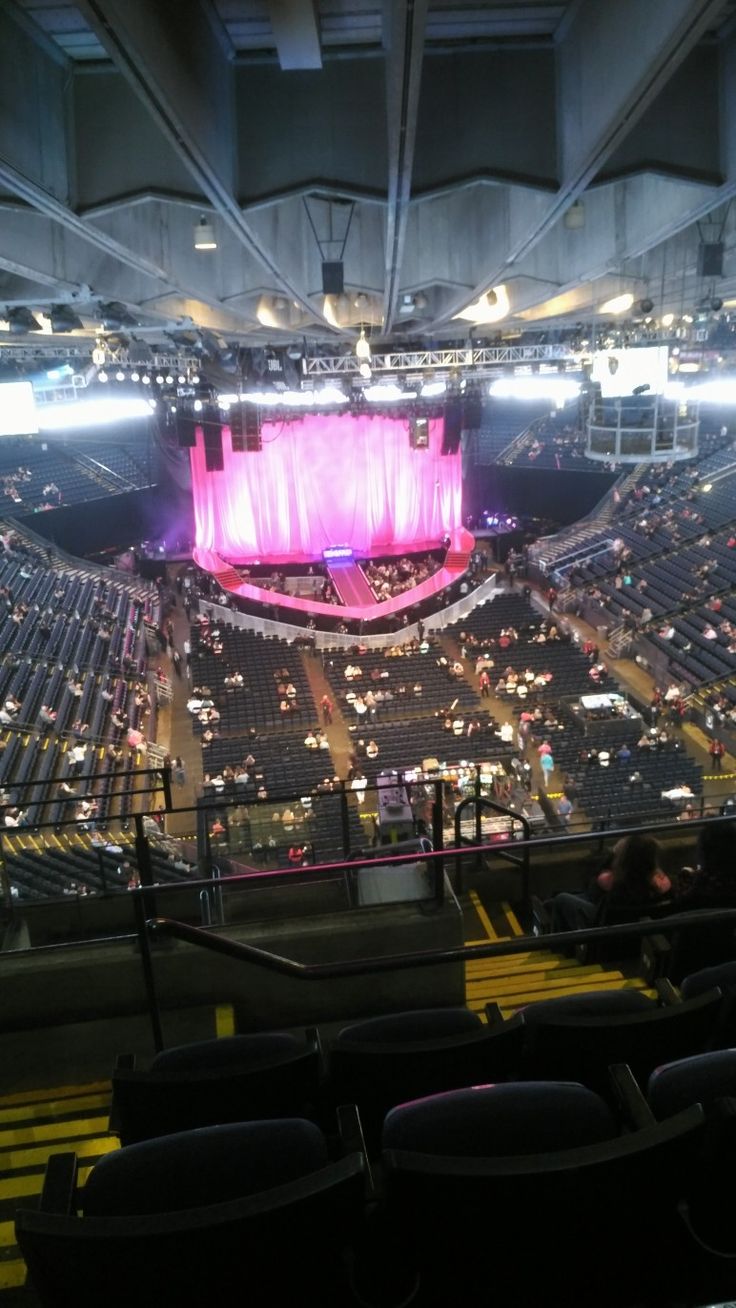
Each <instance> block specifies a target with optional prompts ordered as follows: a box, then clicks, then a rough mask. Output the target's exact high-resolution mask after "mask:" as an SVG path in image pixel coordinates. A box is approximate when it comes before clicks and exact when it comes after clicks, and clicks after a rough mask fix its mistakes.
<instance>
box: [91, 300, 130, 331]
mask: <svg viewBox="0 0 736 1308" xmlns="http://www.w3.org/2000/svg"><path fill="white" fill-rule="evenodd" d="M100 322H101V323H102V326H103V327H104V329H105V331H106V332H119V331H120V329H121V327H137V326H138V322H137V319H136V318H134V317H133V315H132V313H130V311H129V310H128V309H126V307H125V305H124V304H120V303H119V302H118V301H117V300H113V301H111V303H110V304H101V305H100Z"/></svg>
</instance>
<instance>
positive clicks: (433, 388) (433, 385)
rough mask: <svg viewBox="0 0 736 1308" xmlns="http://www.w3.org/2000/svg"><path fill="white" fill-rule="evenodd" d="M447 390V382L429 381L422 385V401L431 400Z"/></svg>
mask: <svg viewBox="0 0 736 1308" xmlns="http://www.w3.org/2000/svg"><path fill="white" fill-rule="evenodd" d="M446 390H447V382H444V381H429V382H424V383H423V385H422V399H427V400H429V399H431V398H432V397H433V396H434V395H444V394H445V392H446Z"/></svg>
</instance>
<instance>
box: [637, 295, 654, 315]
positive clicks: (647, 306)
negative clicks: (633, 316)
mask: <svg viewBox="0 0 736 1308" xmlns="http://www.w3.org/2000/svg"><path fill="white" fill-rule="evenodd" d="M638 307H639V312H640V313H644V314H647V313H651V312H652V309H653V308H654V300H650V299H649V298H648V297H647V298H646V299H645V300H640V301H639V306H638Z"/></svg>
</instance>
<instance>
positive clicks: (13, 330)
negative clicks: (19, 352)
mask: <svg viewBox="0 0 736 1308" xmlns="http://www.w3.org/2000/svg"><path fill="white" fill-rule="evenodd" d="M7 320H8V328H9V330H10V334H11V335H12V336H25V334H26V332H40V331H43V327H42V326H41V324H40V322H39V321H38V319H37V318H34V316H33V314H32V313H31V311H30V309H28V308H26V306H25V305H24V304H21V305H18V306H17V307H16V308H14V309H8V313H7Z"/></svg>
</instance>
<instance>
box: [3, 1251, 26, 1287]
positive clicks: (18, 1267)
mask: <svg viewBox="0 0 736 1308" xmlns="http://www.w3.org/2000/svg"><path fill="white" fill-rule="evenodd" d="M25 1283H26V1265H25V1263H24V1262H23V1259H22V1258H10V1259H8V1261H7V1262H0V1290H17V1289H18V1288H19V1287H20V1286H21V1285H25Z"/></svg>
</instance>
